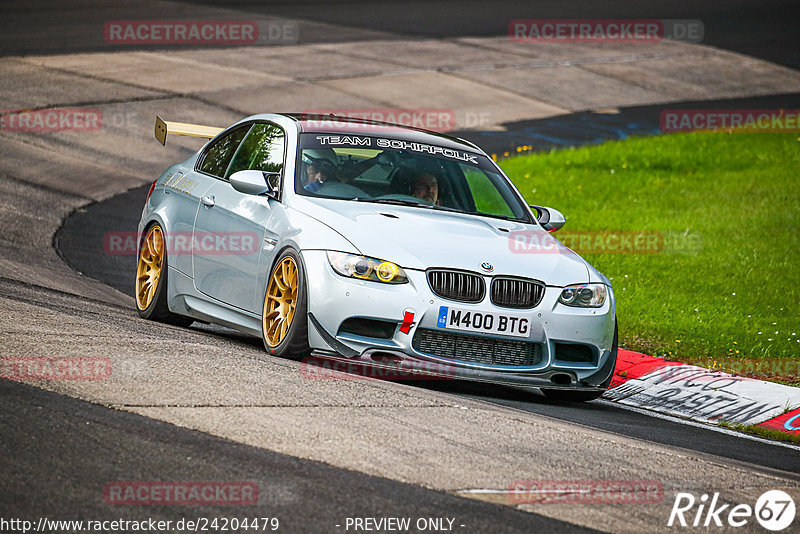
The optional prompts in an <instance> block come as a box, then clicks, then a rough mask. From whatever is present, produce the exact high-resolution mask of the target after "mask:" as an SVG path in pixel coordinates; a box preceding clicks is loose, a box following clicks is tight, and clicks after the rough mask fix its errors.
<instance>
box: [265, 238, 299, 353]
mask: <svg viewBox="0 0 800 534" xmlns="http://www.w3.org/2000/svg"><path fill="white" fill-rule="evenodd" d="M307 310H308V301H307V296H306V284H305V270H304V268H303V262H302V261H301V259H300V255H299V254H298V253H297V251H296V250H294V249H291V248H289V249H286V250H285V251H284V252H283V254H281V255H280V257H279V258H278V261H276V262H275V265H274V266H273V267H272V272H270V275H269V281H268V282H267V289H266V291H265V292H264V306H263V308H262V311H261V339H262V340H263V342H264V347H265V348H266V349H267V352H269V353H270V354H273V355H275V356H280V357H290V358H294V359H299V358H301V357H303V356H305V355H306V354H308V352H309V350H310V349H309V346H308V318H307Z"/></svg>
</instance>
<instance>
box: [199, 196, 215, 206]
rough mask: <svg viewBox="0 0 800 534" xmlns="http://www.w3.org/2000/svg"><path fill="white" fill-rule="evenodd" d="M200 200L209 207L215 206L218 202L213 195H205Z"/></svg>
mask: <svg viewBox="0 0 800 534" xmlns="http://www.w3.org/2000/svg"><path fill="white" fill-rule="evenodd" d="M200 202H202V203H203V205H204V206H208V207H209V208H210V207H212V206H214V204H216V202H214V197H213V196H210V197H209V196H205V197H203V198H201V199H200Z"/></svg>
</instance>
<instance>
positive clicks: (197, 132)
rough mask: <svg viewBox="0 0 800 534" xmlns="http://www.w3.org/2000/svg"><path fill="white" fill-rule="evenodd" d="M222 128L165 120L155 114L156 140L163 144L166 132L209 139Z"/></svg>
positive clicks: (165, 142) (165, 140)
mask: <svg viewBox="0 0 800 534" xmlns="http://www.w3.org/2000/svg"><path fill="white" fill-rule="evenodd" d="M222 130H224V128H217V127H215V126H202V125H200V124H189V123H188V122H172V121H169V122H167V121H165V120H163V119H162V118H161V117H159V116H158V115H156V140H157V141H158V142H159V143H161V144H162V145H165V146H166V144H167V134H175V135H188V136H191V137H203V138H205V139H211V138H212V137H216V136H217V134H218V133H220V132H221V131H222Z"/></svg>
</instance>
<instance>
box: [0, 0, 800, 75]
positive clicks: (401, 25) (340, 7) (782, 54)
mask: <svg viewBox="0 0 800 534" xmlns="http://www.w3.org/2000/svg"><path fill="white" fill-rule="evenodd" d="M182 4H183V5H184V6H185V7H183V8H182V9H181V12H175V11H172V9H174V8H170V7H169V6H164V5H160V4H158V3H155V5H154V6H153V7H152V8H150V9H149V10H148V11H147V14H145V15H144V16H142V9H144V8H140V7H138V6H136V5H135V4H130V5H127V6H123V5H116V6H115V7H114V8H113V10H109V9H108V5H107V4H106V3H104V2H102V1H100V0H97V1H92V0H84V1H82V2H76V3H74V4H72V5H69V6H66V5H61V4H60V3H56V2H51V1H47V0H44V1H43V0H38V1H37V0H31V1H26V2H19V1H10V2H9V1H7V2H4V10H5V11H6V12H5V14H4V15H5V16H4V17H2V20H0V54H3V55H21V54H31V53H36V54H38V53H53V54H59V53H67V52H83V51H99V50H113V49H115V47H114V46H113V45H108V44H106V43H104V42H103V41H102V40H100V39H93V38H92V37H91V36H90V32H87V31H84V29H85V28H87V27H91V26H92V25H96V24H97V23H99V24H100V25H102V23H103V22H104V21H106V20H109V19H112V20H113V19H117V20H118V19H134V18H153V17H158V18H161V19H174V18H180V17H181V16H182V17H183V18H185V17H186V14H187V13H191V6H192V5H196V6H211V7H224V8H228V9H237V10H241V11H244V12H248V13H252V14H253V15H264V16H270V17H272V16H277V17H286V18H299V19H304V20H310V21H317V22H320V23H325V24H336V25H341V26H346V27H350V28H359V29H364V30H368V31H373V32H376V34H377V33H378V32H380V33H381V34H383V35H385V34H386V33H391V34H393V35H395V36H403V35H405V36H409V37H438V38H442V37H459V36H497V35H507V33H508V23H509V21H510V20H514V19H574V18H582V19H697V20H700V21H702V22H703V24H704V27H705V34H704V38H703V43H704V44H709V45H712V46H717V47H720V48H725V49H728V50H733V51H736V52H741V53H743V54H747V55H749V56H754V57H758V58H762V59H767V60H770V61H773V62H776V63H780V64H783V65H786V66H789V67H794V68H800V40H798V39H797V25H798V22H800V4H798V3H797V2H796V1H793V0H776V1H772V2H768V3H765V2H759V1H754V0H706V1H703V2H692V1H683V2H681V1H675V0H651V1H648V2H641V1H636V0H613V1H604V2H600V1H593V0H440V1H435V2H431V1H427V0H405V1H394V0H369V1H363V0H361V1H359V0H327V1H326V0H267V1H258V0H229V1H219V0H188V1H185V2H183V3H182ZM143 5H144V4H143ZM54 26H55V27H58V28H63V27H65V26H69V28H70V29H69V30H68V31H67V33H62V34H59V35H50V36H49V37H48V36H47V35H48V33H47V32H50V31H52V30H51V28H53V27H54ZM346 38H347V36H346V35H341V34H335V33H334V34H328V33H316V34H312V35H304V36H303V41H304V42H326V41H338V40H342V39H346ZM362 38H363V36H362ZM376 38H378V37H377V36H376ZM143 48H147V47H143ZM150 48H152V47H150Z"/></svg>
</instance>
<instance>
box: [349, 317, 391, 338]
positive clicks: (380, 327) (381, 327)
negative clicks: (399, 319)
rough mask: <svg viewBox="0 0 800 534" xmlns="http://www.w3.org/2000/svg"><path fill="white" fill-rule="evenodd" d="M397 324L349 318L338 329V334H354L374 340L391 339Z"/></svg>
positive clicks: (364, 318) (363, 318) (362, 318)
mask: <svg viewBox="0 0 800 534" xmlns="http://www.w3.org/2000/svg"><path fill="white" fill-rule="evenodd" d="M396 329H397V323H393V322H391V321H381V320H378V319H367V318H366V317H350V318H349V319H347V320H345V322H343V323H342V326H340V327H339V334H355V335H357V336H362V337H372V338H376V339H392V337H394V331H395V330H396Z"/></svg>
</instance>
